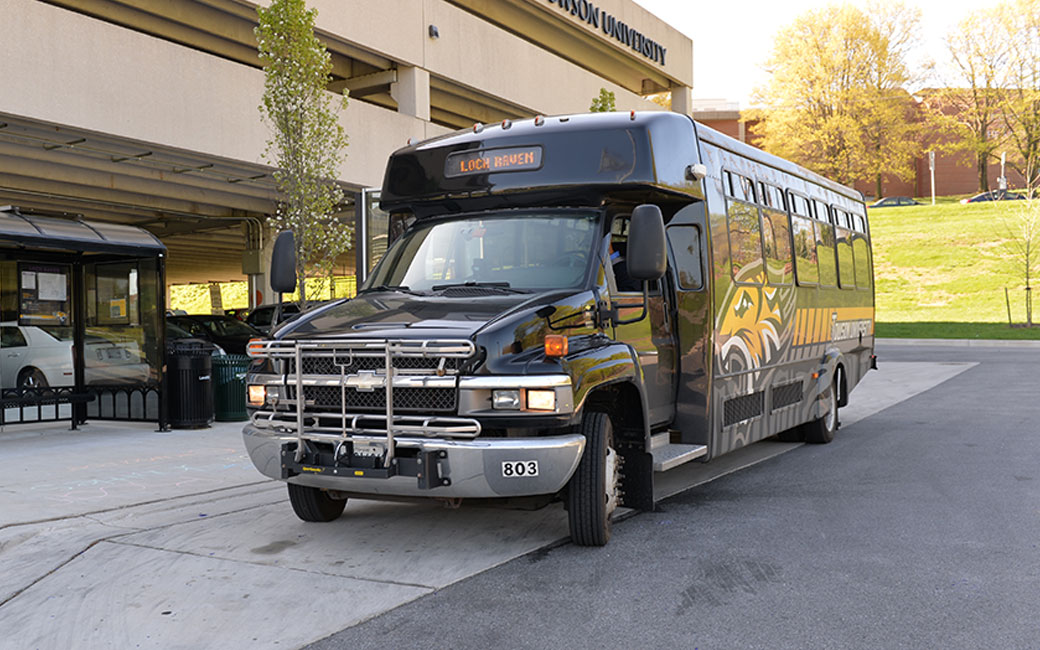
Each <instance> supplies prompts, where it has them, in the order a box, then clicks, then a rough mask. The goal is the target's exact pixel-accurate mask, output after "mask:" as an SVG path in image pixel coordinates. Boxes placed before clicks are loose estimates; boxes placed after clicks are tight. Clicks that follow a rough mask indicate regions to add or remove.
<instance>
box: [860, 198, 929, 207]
mask: <svg viewBox="0 0 1040 650" xmlns="http://www.w3.org/2000/svg"><path fill="white" fill-rule="evenodd" d="M900 205H921V204H920V203H918V202H917V201H915V200H913V199H911V198H910V197H909V196H886V197H884V198H882V199H878V200H877V201H874V202H873V203H871V204H870V205H868V206H867V207H868V208H891V207H896V206H900Z"/></svg>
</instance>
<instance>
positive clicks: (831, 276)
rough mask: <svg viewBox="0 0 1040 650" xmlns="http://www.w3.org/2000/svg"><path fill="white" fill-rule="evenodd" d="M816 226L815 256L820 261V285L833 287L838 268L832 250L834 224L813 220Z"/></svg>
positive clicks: (836, 278)
mask: <svg viewBox="0 0 1040 650" xmlns="http://www.w3.org/2000/svg"><path fill="white" fill-rule="evenodd" d="M813 225H814V226H815V227H816V258H817V260H818V261H819V263H820V285H822V286H825V287H833V286H835V285H837V284H838V269H837V265H836V258H835V252H834V226H832V225H831V224H829V223H824V222H822V221H814V222H813Z"/></svg>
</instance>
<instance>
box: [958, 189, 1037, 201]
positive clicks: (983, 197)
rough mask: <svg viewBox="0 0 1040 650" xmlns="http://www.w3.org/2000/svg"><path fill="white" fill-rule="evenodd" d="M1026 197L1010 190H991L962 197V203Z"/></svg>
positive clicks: (1011, 199) (1013, 199)
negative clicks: (969, 196) (967, 197)
mask: <svg viewBox="0 0 1040 650" xmlns="http://www.w3.org/2000/svg"><path fill="white" fill-rule="evenodd" d="M1025 198H1026V197H1024V196H1022V195H1021V194H1017V193H1015V192H1011V191H1009V190H990V191H989V192H983V193H982V194H976V195H975V196H973V197H971V198H970V199H961V203H982V202H984V201H1017V200H1021V199H1025Z"/></svg>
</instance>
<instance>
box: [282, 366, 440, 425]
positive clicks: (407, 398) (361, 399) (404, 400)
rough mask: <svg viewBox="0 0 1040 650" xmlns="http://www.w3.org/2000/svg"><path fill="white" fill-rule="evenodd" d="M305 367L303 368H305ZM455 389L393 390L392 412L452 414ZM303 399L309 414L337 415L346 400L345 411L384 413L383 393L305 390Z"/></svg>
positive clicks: (292, 396)
mask: <svg viewBox="0 0 1040 650" xmlns="http://www.w3.org/2000/svg"><path fill="white" fill-rule="evenodd" d="M305 365H306V364H305ZM455 395H456V393H455V389H454V388H394V404H393V406H394V412H395V413H396V412H402V413H438V414H439V413H453V412H454V411H455V401H456V400H455ZM288 397H289V399H292V400H294V399H296V387H295V386H289V387H288ZM303 397H304V400H305V401H306V405H305V406H306V409H307V410H308V411H311V410H315V411H331V412H336V413H338V412H339V411H340V408H341V406H340V399H341V397H344V398H345V407H346V409H347V410H348V411H351V412H353V411H360V412H382V411H384V410H386V389H384V388H376V389H374V390H371V391H358V390H354V389H353V388H346V389H343V388H340V387H339V386H304V387H303Z"/></svg>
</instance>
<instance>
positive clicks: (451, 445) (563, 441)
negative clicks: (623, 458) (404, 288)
mask: <svg viewBox="0 0 1040 650" xmlns="http://www.w3.org/2000/svg"><path fill="white" fill-rule="evenodd" d="M242 436H243V438H244V440H245V445H246V450H247V451H248V452H249V458H250V459H251V460H252V461H253V465H255V466H256V468H257V469H258V470H259V471H260V473H262V474H263V475H264V476H267V477H269V478H274V479H283V476H284V474H285V468H284V467H283V450H284V449H285V448H286V446H287V445H292V446H293V447H291V448H294V446H295V444H296V441H297V437H296V436H295V435H293V434H291V433H284V432H280V431H276V430H272V429H261V428H257V427H255V426H253V425H252V424H250V425H247V426H246V427H245V429H244V430H243V432H242ZM394 443H395V445H396V446H397V447H398V448H406V449H416V450H418V452H419V453H420V454H422V455H427V456H435V457H437V460H436V462H437V468H436V475H437V476H438V477H440V478H442V479H447V481H445V482H446V483H447V484H444V485H438V486H435V487H424V486H422V481H421V480H419V481H417V480H416V478H415V477H414V476H400V475H398V476H390V477H389V478H380V477H367V476H366V477H355V476H336V475H332V474H330V473H327V472H322V473H312V472H302V473H300V474H297V475H294V476H290V477H289V478H287V479H283V480H287V481H288V482H290V483H296V484H299V485H307V486H310V487H317V488H325V489H329V490H338V491H341V492H348V493H352V494H361V495H364V494H370V495H374V496H403V497H445V498H492V497H517V496H533V495H540V494H554V493H556V492H558V491H559V490H560V489H562V488H563V486H564V485H566V484H567V481H569V480H570V478H571V475H572V474H573V473H574V470H575V468H577V466H578V461H579V460H580V458H581V454H582V451H583V450H584V448H585V438H584V436H582V435H581V434H570V435H562V436H549V437H544V438H484V439H481V438H479V437H478V438H476V439H473V440H449V439H433V438H423V437H409V436H400V437H395V438H394ZM289 456H290V457H291V454H289ZM532 460H534V461H538V467H539V471H538V475H537V476H523V477H505V476H503V470H502V463H504V462H517V461H532Z"/></svg>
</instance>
